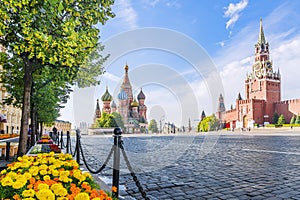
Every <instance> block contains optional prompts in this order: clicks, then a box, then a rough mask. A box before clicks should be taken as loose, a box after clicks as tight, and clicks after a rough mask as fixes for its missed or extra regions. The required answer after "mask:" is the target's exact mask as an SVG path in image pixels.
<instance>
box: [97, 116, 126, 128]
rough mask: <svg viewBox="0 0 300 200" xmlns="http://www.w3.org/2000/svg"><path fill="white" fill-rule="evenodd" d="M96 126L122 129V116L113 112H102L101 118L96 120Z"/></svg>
mask: <svg viewBox="0 0 300 200" xmlns="http://www.w3.org/2000/svg"><path fill="white" fill-rule="evenodd" d="M95 127H96V128H112V127H120V128H122V129H124V122H123V119H122V116H121V115H120V114H119V113H117V112H113V113H111V114H108V113H105V112H104V113H102V115H101V118H100V119H98V120H97V124H96V126H95Z"/></svg>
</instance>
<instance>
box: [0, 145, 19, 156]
mask: <svg viewBox="0 0 300 200" xmlns="http://www.w3.org/2000/svg"><path fill="white" fill-rule="evenodd" d="M18 145H19V143H16V142H11V143H10V150H9V156H11V157H13V156H15V155H17V153H18ZM0 149H1V156H6V142H1V143H0Z"/></svg>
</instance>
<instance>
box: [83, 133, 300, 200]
mask: <svg viewBox="0 0 300 200" xmlns="http://www.w3.org/2000/svg"><path fill="white" fill-rule="evenodd" d="M299 135H300V133H299ZM211 137H216V136H211ZM174 138H177V139H178V140H177V141H176V146H177V148H174V146H170V145H168V144H170V143H171V142H172V141H173V140H174ZM207 138H209V136H207V137H206V138H205V137H204V136H201V135H198V136H195V137H193V136H153V137H129V138H124V139H123V140H124V146H125V149H126V151H127V154H128V157H129V160H130V161H131V164H132V166H133V168H134V171H135V172H138V173H137V177H138V179H139V180H140V182H141V184H142V186H143V187H144V189H145V191H146V193H147V195H148V196H149V197H150V199H176V200H180V199H273V200H275V199H300V167H299V166H300V136H251V135H222V136H220V137H219V138H218V140H217V143H216V144H215V145H214V144H213V142H212V143H211V144H209V145H208V146H210V145H211V146H212V147H213V148H212V150H209V149H208V150H207V149H205V148H203V147H204V146H205V145H204V144H203V142H204V141H206V139H207ZM191 139H192V141H193V142H192V143H191V144H190V145H188V141H190V140H191ZM180 141H182V142H180ZM82 144H83V149H84V154H85V155H87V157H88V160H89V163H90V164H91V165H93V167H94V168H95V169H98V168H99V166H100V165H101V164H102V163H101V162H100V161H102V162H103V161H104V159H106V156H107V154H108V152H109V150H110V148H111V144H112V138H111V137H110V138H103V137H91V136H87V137H83V138H82ZM184 147H187V149H185V148H184ZM140 152H141V153H145V154H142V157H141V156H139V154H136V153H140ZM155 152H157V153H156V154H155ZM161 152H164V153H161ZM151 153H152V154H151ZM148 154H149V155H148ZM111 160H112V159H111ZM109 166H111V161H110V164H109ZM121 168H122V171H121V177H120V184H121V189H124V191H120V193H121V195H122V197H123V198H124V199H142V197H141V195H140V193H139V191H138V188H137V187H136V185H135V183H134V181H133V180H132V178H131V176H130V174H129V173H128V170H127V169H126V164H125V162H124V160H122V161H121ZM111 174H112V170H111V168H110V167H107V168H106V169H105V171H104V172H102V173H101V174H100V176H101V177H108V178H111V177H110V175H111Z"/></svg>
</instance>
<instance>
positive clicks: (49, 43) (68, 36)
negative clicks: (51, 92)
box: [0, 0, 114, 155]
mask: <svg viewBox="0 0 300 200" xmlns="http://www.w3.org/2000/svg"><path fill="white" fill-rule="evenodd" d="M113 2H114V1H113V0H107V1H102V0H95V1H91V2H88V3H86V2H85V1H83V0H81V1H71V2H68V1H58V0H52V1H42V0H36V1H26V0H25V1H9V0H2V1H0V13H1V14H0V44H1V45H3V46H4V48H5V49H6V52H5V53H2V55H1V56H0V58H1V60H2V63H3V69H4V71H9V70H12V69H14V70H13V71H17V70H19V71H20V73H21V74H22V77H23V78H22V81H23V84H22V85H23V92H22V94H21V95H22V98H21V100H22V121H21V129H20V131H21V132H20V140H19V148H18V155H21V154H24V153H25V152H26V140H27V129H28V125H29V124H28V122H29V114H30V106H31V102H30V101H31V96H30V95H31V90H32V83H33V74H34V73H35V72H36V71H38V70H43V68H45V67H48V68H49V69H51V71H53V72H55V74H59V76H58V77H59V78H62V77H64V79H65V80H66V83H72V82H73V81H74V80H75V78H76V76H77V73H78V69H79V67H80V66H82V65H83V63H84V61H85V59H86V58H87V56H88V55H89V54H90V53H91V52H93V51H95V49H96V48H97V45H98V44H97V43H98V39H99V37H98V35H99V30H98V29H97V28H96V27H95V25H96V24H97V23H99V22H100V23H102V24H104V23H105V22H106V21H107V20H108V19H109V18H110V17H113V16H114V15H113V13H112V11H111V6H112V4H113ZM3 54H4V55H3ZM4 78H5V76H4V77H2V78H1V79H2V80H4Z"/></svg>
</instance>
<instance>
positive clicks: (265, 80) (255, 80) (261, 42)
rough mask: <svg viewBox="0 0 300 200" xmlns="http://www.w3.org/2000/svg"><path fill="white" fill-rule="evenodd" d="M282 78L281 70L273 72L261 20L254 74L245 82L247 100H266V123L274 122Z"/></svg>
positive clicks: (264, 112)
mask: <svg viewBox="0 0 300 200" xmlns="http://www.w3.org/2000/svg"><path fill="white" fill-rule="evenodd" d="M280 88H281V78H280V73H279V70H278V72H274V71H273V66H272V61H270V52H269V43H268V42H267V41H266V39H265V35H264V30H263V26H262V19H260V30H259V35H258V42H257V44H255V62H254V64H253V65H252V73H251V74H250V75H247V78H246V80H245V89H246V91H245V94H246V99H259V100H265V102H266V103H265V106H264V109H263V110H261V112H262V114H263V115H264V118H265V121H269V122H272V116H273V114H274V103H275V102H279V101H280V99H281V96H280V95H281V89H280Z"/></svg>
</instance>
